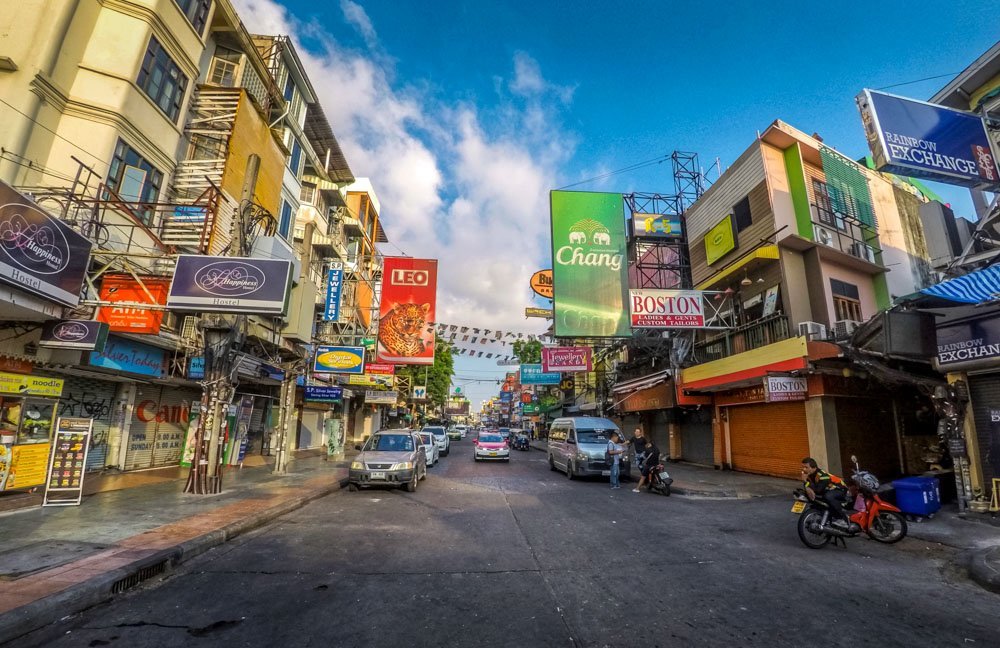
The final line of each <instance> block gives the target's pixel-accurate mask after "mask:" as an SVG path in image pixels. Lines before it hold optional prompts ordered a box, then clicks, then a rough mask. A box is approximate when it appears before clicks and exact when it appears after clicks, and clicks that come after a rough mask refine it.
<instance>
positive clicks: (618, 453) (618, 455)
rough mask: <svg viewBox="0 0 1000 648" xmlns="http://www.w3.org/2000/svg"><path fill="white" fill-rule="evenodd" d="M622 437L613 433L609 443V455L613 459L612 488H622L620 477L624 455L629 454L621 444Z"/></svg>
mask: <svg viewBox="0 0 1000 648" xmlns="http://www.w3.org/2000/svg"><path fill="white" fill-rule="evenodd" d="M621 441H622V438H621V435H620V434H618V433H617V432H612V433H611V440H610V441H608V455H609V456H610V457H611V488H612V489H615V488H621V483H620V482H619V481H618V476H619V475H620V474H621V459H622V455H623V454H625V452H627V450H626V448H625V446H624V445H622V443H621Z"/></svg>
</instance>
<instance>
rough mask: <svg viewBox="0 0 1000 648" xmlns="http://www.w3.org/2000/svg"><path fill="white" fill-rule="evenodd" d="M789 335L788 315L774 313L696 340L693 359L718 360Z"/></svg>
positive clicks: (701, 360)
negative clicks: (698, 340)
mask: <svg viewBox="0 0 1000 648" xmlns="http://www.w3.org/2000/svg"><path fill="white" fill-rule="evenodd" d="M790 337H791V331H790V329H789V324H788V316H787V315H782V314H781V313H775V314H773V315H768V316H767V317H763V318H761V319H759V320H755V321H753V322H750V323H748V324H743V325H741V326H737V327H736V328H734V329H731V330H729V331H726V332H725V333H721V334H719V335H713V336H712V337H709V338H707V339H705V340H702V341H700V342H696V343H695V345H694V348H695V359H696V361H697V362H699V363H701V362H711V361H712V360H720V359H722V358H726V357H728V356H731V355H735V354H737V353H743V352H744V351H750V350H752V349H759V348H761V347H765V346H767V345H768V344H774V343H775V342H780V341H782V340H787V339H788V338H790Z"/></svg>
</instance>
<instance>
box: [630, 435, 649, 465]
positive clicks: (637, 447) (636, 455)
mask: <svg viewBox="0 0 1000 648" xmlns="http://www.w3.org/2000/svg"><path fill="white" fill-rule="evenodd" d="M628 443H629V444H630V445H631V446H632V461H633V463H635V469H636V470H642V462H643V459H644V458H645V454H644V453H645V452H646V437H645V436H643V434H642V428H636V429H635V432H634V433H633V434H632V438H631V439H629V440H628Z"/></svg>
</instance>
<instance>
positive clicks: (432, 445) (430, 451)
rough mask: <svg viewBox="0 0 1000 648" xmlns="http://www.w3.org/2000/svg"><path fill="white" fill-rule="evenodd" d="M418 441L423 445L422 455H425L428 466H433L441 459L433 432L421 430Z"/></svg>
mask: <svg viewBox="0 0 1000 648" xmlns="http://www.w3.org/2000/svg"><path fill="white" fill-rule="evenodd" d="M420 442H421V443H422V444H423V446H424V455H425V456H426V457H427V465H428V466H433V465H435V464H436V463H437V462H439V461H441V452H440V450H438V446H437V443H436V442H435V441H434V435H433V434H431V433H430V432H421V433H420Z"/></svg>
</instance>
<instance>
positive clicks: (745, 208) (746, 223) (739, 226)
mask: <svg viewBox="0 0 1000 648" xmlns="http://www.w3.org/2000/svg"><path fill="white" fill-rule="evenodd" d="M752 224H753V217H752V216H751V214H750V196H747V197H745V198H744V199H743V200H741V201H739V202H738V203H736V204H735V205H733V225H734V226H735V227H736V231H737V232H742V231H743V230H745V229H746V228H748V227H750V225H752Z"/></svg>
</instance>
